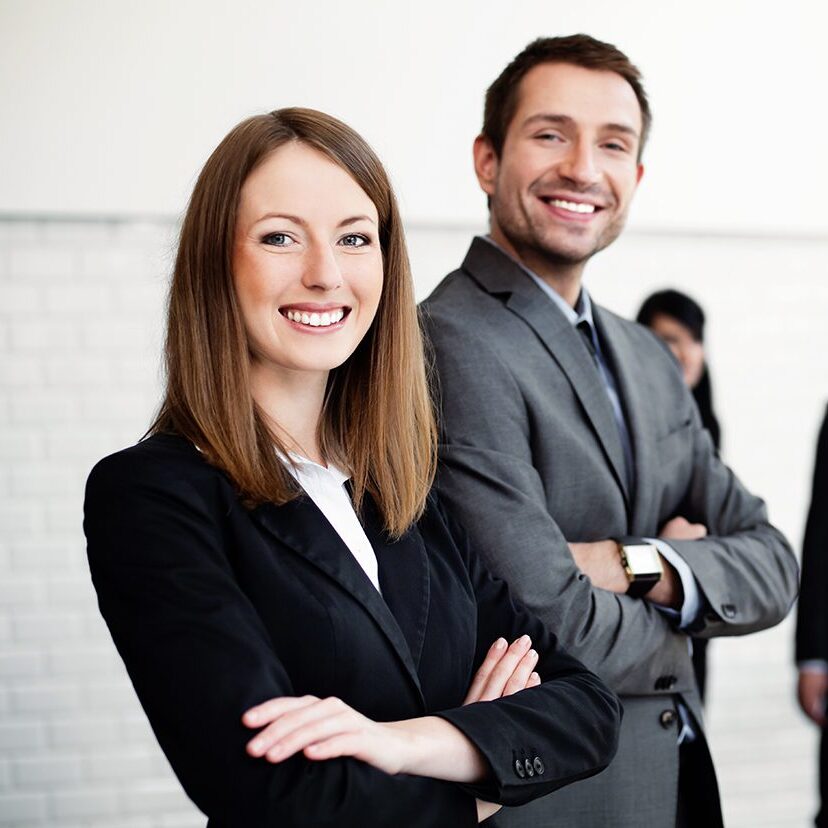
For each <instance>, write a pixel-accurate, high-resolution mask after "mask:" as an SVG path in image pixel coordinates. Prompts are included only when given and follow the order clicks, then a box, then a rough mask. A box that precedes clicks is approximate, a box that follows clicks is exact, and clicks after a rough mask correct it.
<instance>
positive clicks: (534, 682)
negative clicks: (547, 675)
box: [526, 673, 541, 690]
mask: <svg viewBox="0 0 828 828" xmlns="http://www.w3.org/2000/svg"><path fill="white" fill-rule="evenodd" d="M540 683H541V679H540V676H539V675H538V674H537V673H532V674H531V675H530V676H529V681H527V682H526V689H527V690H528V689H529V688H530V687H537V686H538V685H539V684H540Z"/></svg>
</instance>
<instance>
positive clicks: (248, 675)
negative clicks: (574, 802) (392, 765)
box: [84, 436, 620, 828]
mask: <svg viewBox="0 0 828 828" xmlns="http://www.w3.org/2000/svg"><path fill="white" fill-rule="evenodd" d="M362 519H363V523H364V526H365V530H366V533H367V535H368V537H369V539H370V540H371V542H372V544H373V547H374V550H375V551H376V554H377V559H378V564H379V579H380V586H381V588H382V596H380V594H379V593H378V592H377V591H376V590H375V589H374V587H373V586H372V584H371V582H370V581H369V580H368V578H367V576H366V575H365V573H364V572H363V570H362V569H361V568H360V566H359V564H358V563H357V562H356V560H355V559H354V558H353V556H352V555H351V553H350V552H349V550H348V549H347V547H346V546H345V545H344V543H343V542H342V540H341V539H340V538H339V536H338V535H337V533H336V532H335V531H334V530H333V528H332V527H331V526H330V524H329V523H328V522H327V520H326V519H325V518H324V517H323V515H322V513H321V512H320V511H319V510H318V508H317V507H316V506H315V505H314V503H313V502H312V501H311V500H310V499H309V498H306V497H300V498H298V499H297V500H294V501H292V502H290V503H288V504H286V505H284V506H279V507H277V506H274V505H271V504H267V505H264V506H261V507H259V508H257V509H254V510H252V511H251V510H247V509H245V508H244V507H243V506H242V504H241V503H240V501H239V499H238V497H237V495H236V493H235V492H234V489H233V486H232V485H231V483H230V482H229V480H228V478H227V477H226V476H225V475H224V474H223V473H221V472H220V471H218V470H217V469H215V468H214V467H212V466H210V465H209V464H208V463H207V462H206V461H205V460H204V459H203V458H202V456H201V455H200V453H199V452H198V451H197V450H196V449H195V448H194V447H193V446H192V445H191V444H190V443H188V442H186V441H185V440H183V439H181V438H180V437H176V436H155V437H151V438H149V439H147V440H145V441H144V442H142V443H139V444H138V445H136V446H134V447H132V448H130V449H126V450H124V451H121V452H119V453H117V454H114V455H112V456H111V457H108V458H106V459H104V460H102V461H101V462H100V463H99V464H98V465H97V466H96V467H95V468H94V469H93V471H92V473H91V475H90V477H89V481H88V484H87V490H86V504H85V520H84V529H85V532H86V536H87V539H88V553H89V562H90V568H91V571H92V578H93V581H94V584H95V588H96V589H97V592H98V600H99V604H100V609H101V612H102V613H103V616H104V618H105V619H106V622H107V624H108V625H109V629H110V631H111V633H112V637H113V639H114V641H115V644H116V646H117V648H118V650H119V652H120V654H121V656H122V657H123V660H124V662H125V664H126V667H127V670H128V671H129V674H130V677H131V679H132V681H133V684H134V685H135V689H136V691H137V693H138V696H139V698H140V700H141V703H142V704H143V706H144V709H145V711H146V713H147V716H148V717H149V720H150V722H151V724H152V727H153V730H154V731H155V734H156V736H157V738H158V741H159V742H160V744H161V747H162V749H163V750H164V752H165V754H166V755H167V758H168V759H169V761H170V763H171V764H172V767H173V769H174V770H175V772H176V774H177V775H178V778H179V779H180V781H181V783H182V785H183V786H184V788H185V790H186V791H187V793H188V795H189V796H190V797H191V798H192V799H193V801H194V802H195V803H196V805H198V807H199V808H201V810H202V811H204V813H205V814H207V815H208V816H209V818H210V822H209V824H210V826H214V828H219V826H221V827H222V828H224V826H239V828H257V827H258V826H315V827H316V826H328V825H330V826H337V827H338V828H343V826H360V827H361V828H370V826H397V825H405V826H411V828H415V826H423V828H425V826H464V825H469V826H472V825H476V824H477V819H476V810H475V805H474V797H475V796H480V797H481V798H485V799H488V800H491V801H495V802H502V803H506V804H511V805H514V804H521V803H523V802H526V801H529V800H531V799H533V798H535V797H538V796H542V795H544V794H547V793H549V792H550V791H553V790H555V789H557V788H559V787H561V786H563V785H565V784H567V783H569V782H573V781H575V780H577V779H581V778H585V777H587V776H591V775H592V774H595V773H597V772H598V771H600V770H601V769H603V768H604V767H605V766H606V765H607V764H608V763H609V761H610V759H611V758H612V756H613V754H614V752H615V747H616V740H617V732H618V725H619V720H620V708H619V704H618V702H617V700H616V698H615V697H614V696H613V695H612V693H611V692H610V691H609V690H608V689H607V688H606V687H605V686H604V685H603V684H602V683H601V681H600V680H599V679H598V678H597V677H596V676H594V675H593V674H592V673H590V672H588V671H587V670H586V669H585V668H584V667H583V666H582V665H581V664H580V663H579V662H577V661H575V659H573V658H571V657H569V656H568V655H565V654H564V653H562V652H561V651H560V650H558V648H557V645H556V639H555V637H554V635H552V634H551V633H550V632H549V631H548V630H546V629H545V628H544V627H543V625H542V624H541V623H540V622H539V621H537V620H536V619H535V618H534V617H533V616H531V615H530V614H529V613H527V612H526V611H525V610H524V609H522V608H521V607H519V606H516V605H515V604H514V603H513V602H512V601H511V599H510V597H509V593H508V590H507V588H506V586H505V584H504V583H503V582H501V581H498V580H495V579H494V578H492V577H491V576H489V575H488V574H487V573H486V572H485V571H484V570H483V569H482V567H481V566H480V564H479V563H478V561H477V559H476V557H475V556H473V555H472V554H471V553H470V551H469V549H468V547H467V545H466V542H465V539H464V537H463V536H462V534H460V533H459V532H458V531H457V529H456V527H451V526H450V525H449V523H448V520H447V517H446V515H445V513H444V512H443V511H442V509H441V507H440V506H439V505H438V504H437V503H436V501H434V500H430V502H429V506H428V509H427V511H426V513H425V514H424V516H423V517H422V518H421V520H420V521H419V522H418V524H417V525H416V526H415V527H414V528H412V529H411V530H410V531H408V532H407V533H406V534H405V535H404V536H403V537H402V538H401V539H400V540H399V541H397V542H393V543H392V542H390V541H389V540H388V538H387V537H385V536H384V534H383V532H382V531H381V528H380V521H379V516H378V513H377V511H376V508H375V507H374V506H373V505H372V504H371V503H369V504H367V505H366V508H365V510H364V514H363V515H362ZM505 519H508V516H506V515H504V520H505ZM523 633H528V634H529V635H531V636H532V640H533V643H534V646H535V648H536V649H537V650H538V652H539V654H540V659H539V662H538V667H537V671H538V672H539V673H540V675H541V678H542V680H543V683H542V684H541V685H540V686H539V687H537V688H533V689H530V690H525V691H523V692H522V693H518V694H516V695H513V696H511V697H508V698H505V699H500V700H497V701H494V702H486V703H480V704H474V705H468V706H466V707H460V706H459V705H461V704H462V700H463V698H464V695H465V693H466V691H467V689H468V686H469V683H470V681H471V678H472V676H473V674H474V672H475V670H476V669H477V667H478V666H479V665H480V663H481V661H482V659H483V656H484V654H485V652H486V651H487V649H488V647H489V646H490V645H491V644H492V642H493V641H494V640H495V639H496V638H497V637H498V636H504V637H505V638H507V639H509V640H511V639H514V638H516V637H517V636H519V635H521V634H523ZM306 693H310V694H313V695H316V696H328V695H336V696H339V697H340V698H342V699H343V700H344V701H345V702H347V703H348V704H350V705H352V706H353V707H354V708H356V709H357V710H359V711H360V712H362V713H363V714H365V715H366V716H369V717H371V718H372V719H375V720H380V721H391V720H398V719H406V718H412V717H416V716H423V715H426V714H436V715H439V716H442V717H443V718H445V719H447V720H448V721H450V722H452V723H453V724H455V725H456V726H457V727H458V728H460V729H461V730H462V731H463V732H464V733H465V734H467V735H468V737H469V738H470V739H471V740H472V741H473V742H474V743H475V744H476V745H477V747H478V748H479V749H480V750H481V751H482V753H483V755H484V756H485V757H486V759H487V760H488V762H489V764H490V766H491V772H490V774H489V777H488V778H487V780H486V781H485V782H484V783H482V784H480V785H478V786H462V785H457V784H452V783H447V782H443V781H438V780H434V779H430V778H425V777H417V776H407V775H397V776H391V775H389V774H386V773H384V772H382V771H379V770H376V769H375V768H373V767H371V766H369V765H367V764H365V763H363V762H361V761H359V760H356V759H350V758H346V759H336V760H331V761H325V762H310V761H308V760H306V759H305V758H304V757H303V756H301V755H299V756H294V757H293V758H291V759H290V760H288V761H286V762H283V763H281V764H279V765H272V764H268V763H267V762H266V761H265V760H263V759H254V758H251V757H250V756H248V755H247V754H246V753H245V749H244V746H245V744H246V743H247V741H248V740H249V739H250V738H252V731H250V730H249V729H248V728H246V727H244V726H243V725H242V724H241V721H240V719H241V715H242V713H243V712H244V711H245V710H246V709H247V708H249V707H251V706H253V705H255V704H258V703H260V702H262V701H264V700H266V699H269V698H272V697H274V696H284V695H302V694H306Z"/></svg>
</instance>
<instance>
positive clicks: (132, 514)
mask: <svg viewBox="0 0 828 828" xmlns="http://www.w3.org/2000/svg"><path fill="white" fill-rule="evenodd" d="M205 477H206V475H205ZM222 486H224V488H225V490H226V488H227V486H226V482H225V481H223V480H222V478H221V477H220V475H218V474H211V476H210V477H209V479H208V480H207V483H206V484H204V481H201V480H199V481H198V485H196V484H194V483H193V480H192V476H191V475H190V476H177V475H176V474H175V470H174V469H170V468H168V467H166V466H165V465H163V464H161V463H159V462H157V460H156V461H155V462H147V460H146V458H145V457H143V456H139V455H136V454H135V453H130V451H127V452H122V453H121V454H119V455H114V456H112V457H110V458H107V459H106V460H104V461H101V463H99V464H98V465H97V466H96V468H95V469H94V470H93V471H92V473H91V475H90V478H89V481H88V483H87V490H86V502H85V520H84V529H85V532H86V536H87V540H88V555H89V564H90V568H91V572H92V578H93V581H94V584H95V588H96V590H97V593H98V600H99V605H100V610H101V612H102V614H103V616H104V618H105V619H106V622H107V624H108V626H109V629H110V632H111V634H112V638H113V640H114V642H115V644H116V646H117V648H118V650H119V652H120V654H121V656H122V658H123V660H124V662H125V664H126V667H127V670H128V672H129V675H130V677H131V679H132V682H133V684H134V686H135V689H136V691H137V694H138V697H139V699H140V701H141V703H142V705H143V707H144V709H145V711H146V713H147V716H148V718H149V720H150V723H151V725H152V727H153V730H154V732H155V734H156V737H157V738H158V741H159V743H160V744H161V747H162V748H163V750H164V752H165V754H166V755H167V758H168V759H169V761H170V763H171V765H172V767H173V770H174V771H175V773H176V775H177V776H178V778H179V780H180V781H181V783H182V785H183V787H184V789H185V790H186V792H187V794H188V795H189V796H190V797H191V799H192V800H193V801H194V802H195V803H196V805H197V806H198V807H199V808H200V809H201V810H202V811H203V812H204V813H205V814H207V815H208V816H209V817H210V819H211V821H214V824H216V825H220V826H222V828H225V827H226V828H230V827H231V826H233V827H234V828H235V827H236V826H237V827H238V828H271V827H272V828H277V826H284V825H290V826H295V828H302V826H307V828H311V826H313V828H320V827H321V826H337V828H341V827H342V826H354V827H355V828H356V826H359V828H370V826H377V827H379V826H387V825H407V826H419V827H420V828H427V827H428V828H430V827H431V826H434V825H458V826H464V825H465V826H473V825H476V824H477V818H476V808H475V803H474V799H473V797H472V796H471V794H470V793H468V792H466V791H464V790H462V789H461V788H460V786H458V785H454V784H450V783H446V782H442V781H438V780H434V779H430V778H425V777H416V776H405V775H398V776H391V775H389V774H386V773H384V772H382V771H379V770H377V769H375V768H373V767H371V766H369V765H367V764H365V763H363V762H361V761H359V760H356V759H351V758H346V759H335V760H331V761H326V762H317V763H314V762H310V761H308V760H306V759H305V758H304V757H303V756H301V755H300V756H294V757H292V758H291V759H289V760H287V761H285V762H283V763H280V764H278V765H271V764H269V763H267V762H266V761H264V760H262V759H254V758H252V757H249V756H248V755H247V754H246V752H245V744H246V743H247V741H249V739H250V738H252V735H253V732H252V731H251V730H249V729H248V728H246V727H244V726H243V725H242V724H241V716H242V713H243V712H244V711H245V710H247V709H248V708H249V707H251V706H252V705H254V704H258V703H260V702H262V701H264V700H266V699H269V698H272V697H275V696H284V695H295V693H294V691H293V687H292V685H291V679H290V676H289V675H288V674H287V672H286V671H285V668H284V666H283V664H282V663H281V662H280V660H279V655H278V653H277V652H275V651H274V648H273V646H272V643H271V641H270V639H269V637H268V634H267V631H266V629H265V627H264V625H263V623H262V621H261V619H260V617H259V615H258V614H257V612H256V611H255V609H254V607H253V606H252V605H251V603H250V602H249V601H248V599H247V598H246V596H245V594H244V593H243V592H242V590H241V589H240V587H239V585H238V583H237V581H236V579H235V578H234V575H233V570H232V567H231V563H230V560H229V558H228V554H227V549H226V548H225V543H226V540H225V538H224V537H223V528H222V527H223V526H224V525H226V524H225V523H223V521H222V517H223V512H227V509H228V497H227V496H226V495H225V496H223V497H222V496H219V493H218V491H219V489H220V488H221V487H222ZM211 489H212V491H211ZM237 508H238V507H237ZM299 635H301V630H297V636H299Z"/></svg>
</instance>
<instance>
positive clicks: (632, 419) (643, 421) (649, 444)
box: [593, 305, 658, 535]
mask: <svg viewBox="0 0 828 828" xmlns="http://www.w3.org/2000/svg"><path fill="white" fill-rule="evenodd" d="M593 316H594V318H595V324H596V326H597V327H598V330H599V332H600V334H601V337H602V345H603V346H605V348H606V350H607V352H608V353H607V356H608V358H609V360H610V361H611V367H612V371H613V373H614V375H615V379H616V382H617V384H618V393H619V394H620V396H621V401H622V405H623V407H624V414H625V416H626V419H627V429H628V431H629V433H630V440H631V442H632V450H633V459H634V465H635V492H634V495H633V508H632V515H631V518H630V532H631V533H632V534H633V535H646V534H647V532H651V531H652V528H651V527H652V525H653V521H654V518H653V517H652V516H651V512H652V510H653V509H654V508H655V507H657V503H658V499H657V497H656V494H657V492H656V486H657V480H658V475H657V468H656V466H657V463H658V457H657V456H656V452H655V443H654V441H653V440H652V435H653V434H654V433H656V429H657V423H656V422H655V420H654V416H653V415H654V407H653V406H654V403H653V400H652V398H651V397H649V396H648V394H647V384H646V382H643V381H642V376H641V373H642V366H641V355H640V354H639V353H637V352H636V349H635V347H634V345H633V343H632V342H631V341H630V339H629V335H628V333H627V331H626V330H624V326H623V325H621V324H619V320H618V319H616V317H615V316H614V315H613V314H611V313H608V312H607V311H605V310H604V309H603V308H599V307H597V306H596V305H593Z"/></svg>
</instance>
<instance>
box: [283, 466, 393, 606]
mask: <svg viewBox="0 0 828 828" xmlns="http://www.w3.org/2000/svg"><path fill="white" fill-rule="evenodd" d="M290 459H291V461H292V463H290V462H286V463H285V467H286V468H287V470H288V471H289V472H290V473H291V475H293V477H294V479H295V480H296V482H297V483H298V484H299V485H300V486H301V487H302V489H303V490H304V491H305V494H307V496H308V497H309V498H310V499H311V500H312V501H313V502H314V503H315V504H316V505H317V506H318V507H319V511H320V512H322V514H323V515H324V516H325V517H326V518H327V520H328V522H329V523H330V524H331V526H332V527H333V528H334V530H335V531H336V533H337V534H338V535H339V537H340V538H342V542H343V543H344V544H345V546H347V547H348V549H350V550H351V554H352V555H353V556H354V557H355V558H356V561H357V563H358V564H359V565H360V566H361V567H362V569H363V570H364V572H365V574H366V575H367V576H368V579H369V580H370V581H371V583H372V584H373V585H374V587H375V588H376V589H377V591H378V592H379V591H380V586H379V572H378V568H377V556H376V553H375V552H374V547H373V546H371V541H369V540H368V536H367V535H366V534H365V530H364V529H363V528H362V524H361V523H360V522H359V518H358V517H357V514H356V511H355V510H354V504H353V503H352V502H351V498H350V496H349V494H348V492H347V490H346V489H345V483H346V481H348V480H350V475H349V474H347V473H346V472H344V471H342V469H339V468H337V467H336V466H335V465H334V464H333V463H329V464H328V468H325V467H324V466H320V465H319V463H314V462H313V460H308V459H307V457H301V456H300V455H298V454H293V453H292V452H291V454H290Z"/></svg>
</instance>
